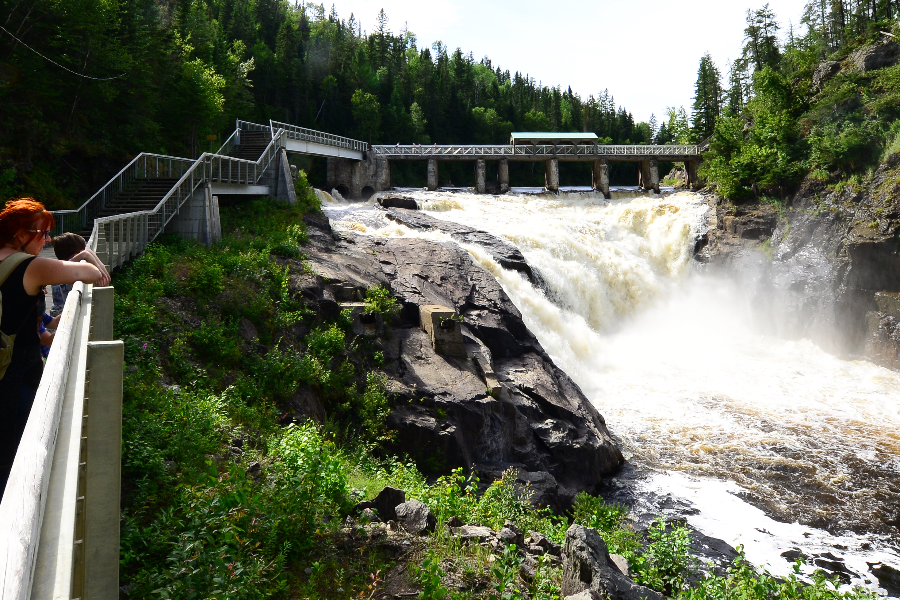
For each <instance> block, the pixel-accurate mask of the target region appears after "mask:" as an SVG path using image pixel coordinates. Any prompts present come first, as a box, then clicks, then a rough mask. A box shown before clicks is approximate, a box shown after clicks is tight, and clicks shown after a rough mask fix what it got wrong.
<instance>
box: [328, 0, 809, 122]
mask: <svg viewBox="0 0 900 600" xmlns="http://www.w3.org/2000/svg"><path fill="white" fill-rule="evenodd" d="M769 3H770V5H771V7H772V9H773V10H774V11H775V12H776V14H778V17H779V21H780V22H781V24H782V27H783V29H784V30H785V31H786V30H787V27H788V22H789V21H792V22H794V23H797V21H798V20H799V17H800V13H801V11H802V8H803V5H804V4H805V0H770V2H769ZM762 4H764V0H756V1H755V2H753V0H693V1H691V2H680V3H676V2H671V1H670V0H632V1H630V2H623V1H621V0H558V1H557V2H555V3H547V2H545V1H539V0H455V1H451V0H428V1H421V0H420V1H414V0H335V6H336V8H337V10H338V13H339V15H340V16H341V17H342V18H347V17H349V16H350V13H351V12H353V13H355V15H356V18H357V19H359V20H361V21H362V24H363V28H364V29H367V30H368V31H372V30H373V29H374V28H375V17H376V15H377V14H378V11H379V10H380V9H381V8H384V10H385V12H386V13H387V15H388V17H389V18H390V27H391V29H392V30H393V31H399V30H400V29H402V27H403V24H404V22H406V23H408V26H409V29H410V31H413V32H414V33H415V34H416V35H417V36H418V40H419V46H420V47H427V46H430V45H431V43H432V42H434V41H435V40H441V41H442V42H444V44H446V45H447V46H448V47H450V48H451V49H455V48H457V47H459V48H461V49H462V50H463V52H469V51H471V52H472V53H473V54H474V56H475V57H476V58H480V57H482V56H484V55H487V56H489V57H490V58H491V60H493V61H494V65H495V66H496V65H499V66H501V67H502V68H504V69H509V70H511V71H516V70H519V71H522V72H523V73H525V72H527V73H528V74H530V75H531V76H532V77H534V78H535V79H537V80H539V81H542V82H543V83H544V85H563V86H566V85H571V86H572V89H573V90H574V91H576V92H578V93H579V94H581V95H582V96H583V97H586V96H587V95H589V94H596V93H598V92H600V91H602V90H603V89H604V88H608V89H609V91H610V92H611V93H612V94H613V95H614V96H615V98H616V102H617V103H618V104H621V105H624V106H625V107H626V108H627V109H628V110H630V111H632V112H633V113H634V116H635V119H638V120H647V119H649V118H650V113H656V115H657V116H659V115H661V114H662V113H663V111H664V110H665V108H666V106H670V105H676V106H680V105H683V106H685V107H686V108H688V109H689V108H690V104H691V102H692V96H693V91H694V90H693V86H694V81H695V80H696V77H697V66H698V64H699V61H700V57H701V56H702V55H703V54H704V53H705V52H707V51H708V52H709V53H710V54H711V55H712V57H713V60H714V61H715V62H716V64H717V65H718V66H719V69H720V70H721V71H722V73H723V75H725V71H726V62H727V60H729V59H734V58H735V57H737V56H738V54H739V52H740V48H741V42H742V39H743V30H744V18H745V15H746V12H747V9H748V8H758V7H759V6H761V5H762Z"/></svg>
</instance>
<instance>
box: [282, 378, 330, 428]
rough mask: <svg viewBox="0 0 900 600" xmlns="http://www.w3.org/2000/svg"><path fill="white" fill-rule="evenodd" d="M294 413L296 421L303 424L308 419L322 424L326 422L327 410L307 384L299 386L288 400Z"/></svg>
mask: <svg viewBox="0 0 900 600" xmlns="http://www.w3.org/2000/svg"><path fill="white" fill-rule="evenodd" d="M288 404H289V405H290V407H291V409H293V412H294V419H295V420H297V421H299V422H302V421H306V420H307V419H309V420H312V421H315V422H316V423H322V422H324V421H325V408H324V407H323V406H322V402H321V401H320V400H319V397H318V395H316V393H315V392H314V391H313V389H312V388H311V387H309V386H308V385H306V384H303V385H301V386H299V387H298V388H297V389H296V391H294V394H293V395H292V396H291V397H290V399H289V400H288Z"/></svg>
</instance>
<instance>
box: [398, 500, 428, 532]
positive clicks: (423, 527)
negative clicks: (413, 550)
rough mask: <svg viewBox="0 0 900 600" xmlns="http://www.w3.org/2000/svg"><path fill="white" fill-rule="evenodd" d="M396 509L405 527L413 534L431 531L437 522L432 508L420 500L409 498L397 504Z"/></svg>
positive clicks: (399, 519)
mask: <svg viewBox="0 0 900 600" xmlns="http://www.w3.org/2000/svg"><path fill="white" fill-rule="evenodd" d="M394 510H395V512H396V514H397V520H398V521H399V522H400V524H401V525H402V526H403V529H405V530H406V531H408V532H409V533H411V534H413V535H422V534H425V533H430V532H432V531H434V527H435V525H436V524H437V520H436V519H435V518H434V515H433V514H431V509H430V508H428V507H427V506H426V505H425V504H424V503H422V502H419V501H418V500H408V501H406V502H404V503H403V504H399V505H397V507H396V508H395V509H394Z"/></svg>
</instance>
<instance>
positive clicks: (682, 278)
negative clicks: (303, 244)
mask: <svg viewBox="0 0 900 600" xmlns="http://www.w3.org/2000/svg"><path fill="white" fill-rule="evenodd" d="M414 195H415V197H416V199H417V201H418V203H419V205H420V207H421V209H422V210H423V211H425V212H426V213H428V214H430V215H431V216H433V217H436V218H438V219H442V220H447V221H452V222H454V223H460V224H463V225H467V226H470V227H474V228H477V229H481V230H484V231H487V232H489V233H492V234H494V235H495V236H497V237H501V238H504V239H506V240H508V241H510V242H512V243H513V244H515V245H516V246H517V247H518V248H519V249H520V250H521V252H522V253H523V255H524V256H525V258H526V260H527V261H528V262H529V264H530V265H531V266H532V268H533V269H535V270H536V271H537V272H538V273H539V275H540V278H541V280H542V281H543V285H542V286H541V287H535V286H534V285H533V284H532V283H531V282H530V281H529V280H528V279H526V278H525V277H524V276H523V275H522V274H521V273H519V272H517V271H512V270H507V269H504V268H503V267H501V266H500V265H499V264H498V263H497V262H496V261H495V260H494V258H493V257H492V256H491V255H490V254H489V253H488V252H487V251H486V250H485V249H484V248H482V247H479V246H474V245H464V247H465V248H466V250H467V251H468V252H469V253H470V254H471V256H472V258H473V260H474V261H475V262H476V263H477V264H479V265H481V266H482V267H484V268H485V269H486V270H487V271H489V272H490V273H491V274H493V275H494V276H495V277H496V278H497V280H498V281H499V283H500V284H501V286H502V287H503V289H504V290H505V291H506V293H507V294H508V295H509V297H510V298H511V300H512V301H513V302H514V303H515V305H516V306H517V307H518V308H519V310H520V311H521V312H522V315H523V318H524V320H525V323H526V324H527V325H528V327H529V329H530V330H531V331H532V332H533V333H534V334H535V335H536V336H537V338H538V339H539V340H540V342H541V344H542V345H543V346H544V348H545V349H546V350H547V352H548V353H549V354H550V356H551V357H552V358H553V359H554V361H556V363H557V364H558V365H559V366H560V367H561V368H563V369H564V370H565V371H566V372H567V373H568V374H569V375H570V376H571V377H572V379H573V380H575V381H576V382H577V383H578V384H579V386H581V388H582V390H583V391H584V392H585V394H586V396H587V397H588V398H589V399H590V401H591V402H592V403H594V405H595V406H596V407H597V408H598V409H599V411H600V412H601V413H602V414H603V415H604V417H605V418H606V421H607V424H608V426H609V428H610V430H611V431H612V432H613V434H614V435H615V436H616V437H617V439H618V440H619V442H620V445H621V447H622V449H623V452H624V453H625V455H626V457H627V458H628V459H629V461H630V462H631V463H632V464H634V465H636V466H638V467H639V468H640V469H642V470H644V471H646V472H647V473H653V474H654V475H651V476H648V477H647V478H646V479H645V480H644V481H643V483H641V485H643V486H644V487H645V488H646V489H647V490H656V491H660V490H662V491H665V490H668V491H669V492H670V493H677V494H679V495H680V496H681V497H684V498H687V499H688V500H689V501H690V502H692V503H693V504H694V505H695V506H697V507H705V508H700V509H698V510H699V512H698V515H697V516H696V517H695V518H692V523H693V521H694V520H696V521H697V522H696V523H695V526H697V527H698V528H701V530H702V529H704V528H705V529H706V530H705V531H704V532H705V533H706V534H708V535H713V536H716V535H718V536H719V537H723V539H725V541H727V542H729V543H731V544H734V545H736V544H738V543H742V544H744V545H745V547H746V549H747V553H748V558H749V559H750V560H751V561H753V562H756V563H758V564H759V563H763V562H765V563H768V565H769V568H770V570H771V571H772V572H773V573H782V574H786V573H788V572H789V570H790V565H789V563H788V561H786V560H785V559H783V558H781V557H780V556H779V554H780V552H782V551H784V550H789V549H791V548H800V549H803V550H804V551H805V552H807V553H808V554H811V553H815V552H824V551H831V552H836V550H835V548H838V549H840V548H844V550H842V551H841V552H840V554H841V555H842V556H844V557H845V559H846V564H847V565H848V566H850V565H854V568H853V569H854V570H856V571H857V572H858V573H866V571H867V569H868V567H867V565H866V564H865V562H866V561H868V562H870V563H871V562H878V561H882V560H883V561H885V562H889V563H891V564H893V565H895V566H898V567H900V559H898V554H900V541H898V540H897V539H893V538H892V536H896V531H897V526H898V524H900V521H897V520H898V517H900V515H898V512H897V511H898V509H897V504H896V498H897V494H898V492H900V374H898V373H895V372H893V371H890V370H888V369H884V368H881V367H877V366H875V365H872V364H869V363H866V362H862V361H847V360H843V359H841V358H838V357H835V356H832V355H830V354H828V353H826V352H824V351H823V350H821V349H820V348H818V347H817V346H816V345H815V344H813V343H811V342H810V341H808V340H804V339H781V338H778V337H776V336H774V335H772V334H769V333H767V329H766V327H765V324H766V322H767V318H768V317H769V315H765V314H761V313H760V312H759V311H758V310H756V307H754V306H753V305H752V301H751V300H750V298H751V297H752V294H749V293H748V290H746V289H742V287H741V284H738V283H736V282H735V281H732V280H730V279H728V278H721V277H713V276H711V275H708V274H704V273H703V272H701V271H700V270H699V269H698V268H697V263H695V262H694V261H693V250H694V246H695V242H696V239H697V236H698V235H699V234H700V232H701V231H702V230H703V228H704V227H705V225H706V222H707V219H708V217H709V211H710V210H712V209H711V208H710V207H709V206H708V204H707V202H706V200H705V199H704V198H703V197H702V196H700V195H698V194H693V193H689V192H682V193H677V194H669V195H664V196H647V195H641V194H628V193H626V194H622V195H621V196H620V197H618V198H614V199H613V200H610V201H606V200H604V199H603V198H602V197H601V196H598V195H596V194H592V193H579V194H565V193H563V194H560V195H559V196H553V195H542V194H530V195H519V194H508V195H503V196H485V195H474V194H468V193H452V194H451V193H446V192H415V193H414ZM358 206H359V205H357V207H358ZM382 215H383V213H381V212H380V211H378V210H376V209H374V208H371V207H370V208H368V209H365V210H335V211H332V212H330V213H329V216H330V217H331V219H332V222H333V224H334V226H335V227H336V228H337V229H346V230H353V231H355V232H357V233H363V234H367V235H377V236H386V237H396V236H415V237H425V238H430V239H437V240H449V237H448V236H446V235H445V234H442V233H439V232H422V231H414V230H411V229H409V228H407V227H405V226H403V225H399V224H396V223H394V222H392V221H389V220H387V219H384V218H383V216H382ZM698 490H699V491H698ZM744 500H748V501H749V503H748V502H745V501H744ZM729 502H731V503H732V504H729ZM725 506H731V508H730V509H729V510H730V511H731V512H732V513H735V512H739V513H740V515H741V516H740V517H739V518H737V517H735V518H732V519H729V518H728V517H727V515H723V514H722V513H721V511H722V510H723V507H725ZM717 511H718V513H717ZM716 515H718V516H716ZM798 523H799V524H798ZM761 530H762V531H765V534H763V533H760V531H761ZM870 578H871V576H870ZM872 579H873V578H872ZM860 582H861V580H857V583H860Z"/></svg>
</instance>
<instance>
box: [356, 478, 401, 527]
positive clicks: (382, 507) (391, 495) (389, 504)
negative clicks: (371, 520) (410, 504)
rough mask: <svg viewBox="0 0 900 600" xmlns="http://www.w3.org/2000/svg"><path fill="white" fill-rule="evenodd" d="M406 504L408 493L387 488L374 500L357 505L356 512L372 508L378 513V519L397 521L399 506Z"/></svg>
mask: <svg viewBox="0 0 900 600" xmlns="http://www.w3.org/2000/svg"><path fill="white" fill-rule="evenodd" d="M404 502H406V492H404V491H403V490H398V489H396V488H392V487H390V486H387V487H385V488H384V489H382V490H381V491H380V492H378V495H377V496H375V498H373V499H372V500H367V501H365V502H360V503H359V504H357V505H356V510H357V511H360V512H361V511H363V510H365V509H367V508H371V509H374V510H376V511H377V512H378V518H379V519H381V520H382V521H396V520H397V506H398V505H400V504H403V503H404Z"/></svg>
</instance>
